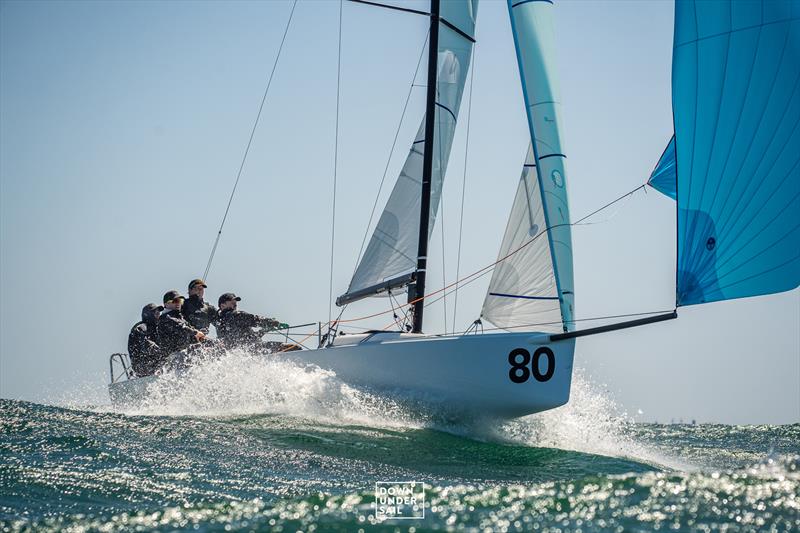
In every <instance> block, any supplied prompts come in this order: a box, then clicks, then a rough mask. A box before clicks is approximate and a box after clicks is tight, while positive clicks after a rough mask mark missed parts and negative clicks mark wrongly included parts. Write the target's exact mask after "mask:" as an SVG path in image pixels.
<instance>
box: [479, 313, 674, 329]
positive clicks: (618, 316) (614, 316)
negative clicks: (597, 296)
mask: <svg viewBox="0 0 800 533" xmlns="http://www.w3.org/2000/svg"><path fill="white" fill-rule="evenodd" d="M672 311H675V308H673V309H663V310H660V311H641V312H639V313H625V314H622V315H605V316H595V317H591V318H576V319H573V320H565V322H567V323H568V324H574V323H577V322H591V321H595V320H609V319H611V318H629V317H633V316H646V315H660V314H663V313H671V312H672ZM559 324H561V321H558V322H539V323H536V324H522V325H519V326H506V327H502V328H500V327H494V328H486V329H484V331H499V330H509V329H519V328H530V327H534V326H557V325H559ZM482 329H483V328H482Z"/></svg>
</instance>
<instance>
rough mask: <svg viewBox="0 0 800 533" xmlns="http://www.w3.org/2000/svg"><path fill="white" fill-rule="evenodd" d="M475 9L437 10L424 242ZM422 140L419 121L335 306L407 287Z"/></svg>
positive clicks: (462, 4) (458, 4)
mask: <svg viewBox="0 0 800 533" xmlns="http://www.w3.org/2000/svg"><path fill="white" fill-rule="evenodd" d="M477 6H478V1H477V0H448V1H446V2H442V4H441V19H440V20H441V21H440V22H439V46H438V69H437V81H436V85H437V97H436V111H435V117H434V120H435V121H436V122H435V138H434V144H433V147H434V149H433V169H432V175H431V209H430V219H429V220H430V223H429V226H428V228H429V229H428V238H430V235H431V233H432V232H433V227H434V223H435V220H436V214H437V211H438V207H439V200H440V197H441V193H442V184H443V181H444V176H445V172H446V170H447V161H448V159H449V157H450V149H451V147H452V143H453V136H454V134H455V129H456V122H457V117H458V110H459V108H460V106H461V97H462V95H463V92H464V84H465V81H466V77H467V72H468V70H469V64H470V59H471V55H472V41H471V40H470V38H472V37H473V35H474V31H475V16H476V13H477ZM451 26H453V27H455V28H457V29H458V30H459V31H460V32H461V33H463V34H464V35H462V34H460V33H459V32H458V31H455V30H454V29H452V27H451ZM465 35H466V36H469V37H470V38H467V37H466V36H465ZM424 135H425V118H424V117H423V119H422V123H421V124H420V127H419V130H418V132H417V136H416V138H415V140H414V142H413V144H412V145H411V149H410V151H409V153H408V157H407V158H406V161H405V164H404V165H403V168H402V170H401V171H400V176H399V177H398V178H397V182H396V183H395V186H394V189H393V190H392V192H391V195H390V196H389V200H388V201H387V203H386V207H385V208H384V210H383V213H382V214H381V217H380V219H379V220H378V224H377V226H376V227H375V230H374V233H373V234H372V237H371V239H370V241H369V244H368V245H367V248H366V250H365V252H364V255H363V256H362V258H361V261H360V262H359V264H358V266H357V268H356V271H355V274H354V275H353V278H352V280H351V281H350V286H349V287H348V289H347V292H346V293H345V294H343V295H342V296H340V297H339V298H338V299H337V302H336V303H337V305H342V304H343V303H346V302H348V301H353V300H356V299H359V298H361V297H366V296H372V295H375V294H377V293H379V292H382V291H385V290H388V289H395V290H401V288H402V287H404V286H405V285H406V284H407V283H408V282H409V281H411V275H412V274H413V272H414V270H415V268H416V264H417V247H418V243H419V241H418V239H419V222H420V221H419V219H420V205H421V196H420V192H421V188H422V171H423V156H424V152H423V149H424V146H423V145H424V142H425V139H424Z"/></svg>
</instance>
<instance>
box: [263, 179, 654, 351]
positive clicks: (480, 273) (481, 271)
mask: <svg viewBox="0 0 800 533" xmlns="http://www.w3.org/2000/svg"><path fill="white" fill-rule="evenodd" d="M646 186H647V184H646V183H645V184H643V185H639V186H638V187H636V188H635V189H633V190H631V191H629V192H627V193H625V194H623V195H622V196H620V197H618V198H616V199H615V200H612V201H611V202H608V203H607V204H605V205H604V206H602V207H600V208H598V209H595V210H594V211H592V212H591V213H589V214H588V215H585V216H584V217H582V218H580V219H578V220H577V221H575V222H570V223H565V224H556V225H554V226H549V227H547V228H545V229H543V230H542V231H541V232H539V233H537V234H536V235H535V236H533V237H531V238H530V239H528V240H527V241H525V242H524V243H522V244H521V245H520V246H518V247H517V248H516V249H514V250H512V251H510V252H509V253H507V254H506V255H505V256H503V257H500V258H499V259H497V261H495V262H494V263H490V264H488V265H486V266H484V267H483V268H480V269H478V270H476V271H475V272H473V273H471V274H469V275H468V276H464V277H463V278H461V279H459V280H456V281H455V282H453V283H451V284H450V285H447V286H446V287H443V288H441V289H438V290H435V291H433V292H430V293H428V294H425V295H423V296H420V297H419V298H416V299H414V300H412V301H410V302H407V303H406V304H404V307H411V306H413V305H414V304H416V303H417V302H420V301H422V300H425V299H427V298H430V297H432V296H434V295H436V294H439V293H442V292H445V291H447V290H449V289H451V288H452V287H454V286H456V285H458V284H461V285H462V286H464V285H467V284H469V283H471V282H472V281H474V280H475V279H478V278H479V277H481V276H484V275H485V274H487V273H489V272H491V271H492V270H493V269H494V267H495V266H497V265H498V264H500V263H502V262H503V261H505V260H506V259H508V258H509V257H511V256H513V255H514V254H516V253H518V252H519V251H520V250H522V249H524V248H525V247H527V246H529V245H530V244H531V243H532V242H534V241H535V240H536V239H538V238H539V237H541V236H542V235H544V234H546V233H547V232H549V231H550V230H552V229H555V228H559V227H564V226H577V225H581V224H582V223H583V222H584V221H585V220H587V219H589V218H591V217H592V216H594V215H596V214H597V213H599V212H601V211H603V210H604V209H607V208H609V207H611V206H612V205H614V204H616V203H617V202H619V201H621V200H623V199H625V198H627V197H629V196H631V195H633V194H635V193H636V192H638V191H639V190H642V189H644V188H645V187H646ZM467 280H470V281H467ZM342 312H344V310H342ZM392 312H393V310H392V309H389V310H385V311H379V312H377V313H372V314H370V315H365V316H360V317H356V318H347V319H344V320H342V319H341V316H342V314H341V313H340V314H339V318H338V319H336V321H335V324H331V323H329V324H328V328H329V331H330V330H331V329H333V328H334V327H335V328H338V327H339V326H340V325H341V324H342V323H349V322H360V321H362V320H367V319H370V318H375V317H378V316H382V315H385V314H387V313H392ZM640 314H650V312H647V313H640ZM653 314H655V312H653ZM608 318H612V317H608ZM583 320H588V319H583ZM573 322H574V321H573ZM393 324H395V322H394V321H392V322H391V323H389V324H388V325H386V326H384V327H383V328H382V329H384V330H385V329H388V328H389V327H391V326H392V325H393ZM310 335H313V333H312V334H310ZM310 335H309V336H310ZM305 340H306V339H303V341H305ZM282 351H284V350H282ZM278 353H280V352H278Z"/></svg>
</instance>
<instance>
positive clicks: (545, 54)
mask: <svg viewBox="0 0 800 533" xmlns="http://www.w3.org/2000/svg"><path fill="white" fill-rule="evenodd" d="M508 6H509V13H510V16H511V27H512V30H513V34H514V44H515V45H516V49H517V60H518V63H519V70H520V75H521V78H522V90H523V94H524V95H525V105H526V108H527V109H526V110H527V115H528V126H529V129H530V135H531V139H532V144H531V146H530V148H529V150H528V157H527V160H526V164H525V167H524V169H523V172H522V177H521V178H520V184H519V186H518V187H517V194H516V197H515V199H514V205H513V207H512V209H511V215H510V216H509V221H508V226H507V228H506V234H505V237H504V238H503V243H502V245H501V247H500V254H499V257H500V258H504V257H506V256H508V255H509V254H512V253H513V255H511V256H510V257H508V258H507V259H505V260H503V261H501V262H500V263H499V264H498V266H497V267H496V268H495V270H494V272H493V275H492V280H491V282H490V284H489V291H488V293H487V295H486V299H485V300H484V304H483V309H482V311H481V316H482V317H483V318H485V319H487V320H489V321H490V322H491V323H492V324H494V325H496V326H498V327H501V328H525V327H530V328H531V329H537V330H540V331H562V330H569V329H571V326H572V324H573V323H572V320H573V315H574V300H575V294H574V287H573V272H572V233H571V231H570V226H569V222H570V220H569V204H568V201H567V184H566V178H565V175H566V174H565V171H564V160H565V159H566V156H565V155H564V152H563V150H562V149H561V137H560V134H559V130H560V125H561V118H560V108H561V104H560V101H559V100H560V98H559V90H558V84H557V81H556V76H555V67H554V65H553V58H554V53H553V47H554V37H553V28H552V13H551V9H552V7H553V6H552V4H550V3H549V2H525V1H520V0H509V2H508ZM542 232H544V233H542ZM540 234H541V235H540ZM537 235H539V236H538V237H537ZM532 239H533V241H532V242H530V243H529V244H527V245H526V243H528V242H529V241H531V240H532ZM523 245H525V246H524V247H523V248H521V249H520V247H521V246H523Z"/></svg>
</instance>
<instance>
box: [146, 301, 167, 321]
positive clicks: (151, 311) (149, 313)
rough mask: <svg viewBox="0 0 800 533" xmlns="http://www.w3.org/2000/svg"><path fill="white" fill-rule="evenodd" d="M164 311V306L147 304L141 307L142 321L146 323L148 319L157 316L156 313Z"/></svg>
mask: <svg viewBox="0 0 800 533" xmlns="http://www.w3.org/2000/svg"><path fill="white" fill-rule="evenodd" d="M163 310H164V306H161V305H156V304H147V305H145V306H144V307H142V320H143V321H145V322H147V320H148V319H151V318H154V317H156V316H158V313H160V312H161V311H163Z"/></svg>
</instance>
